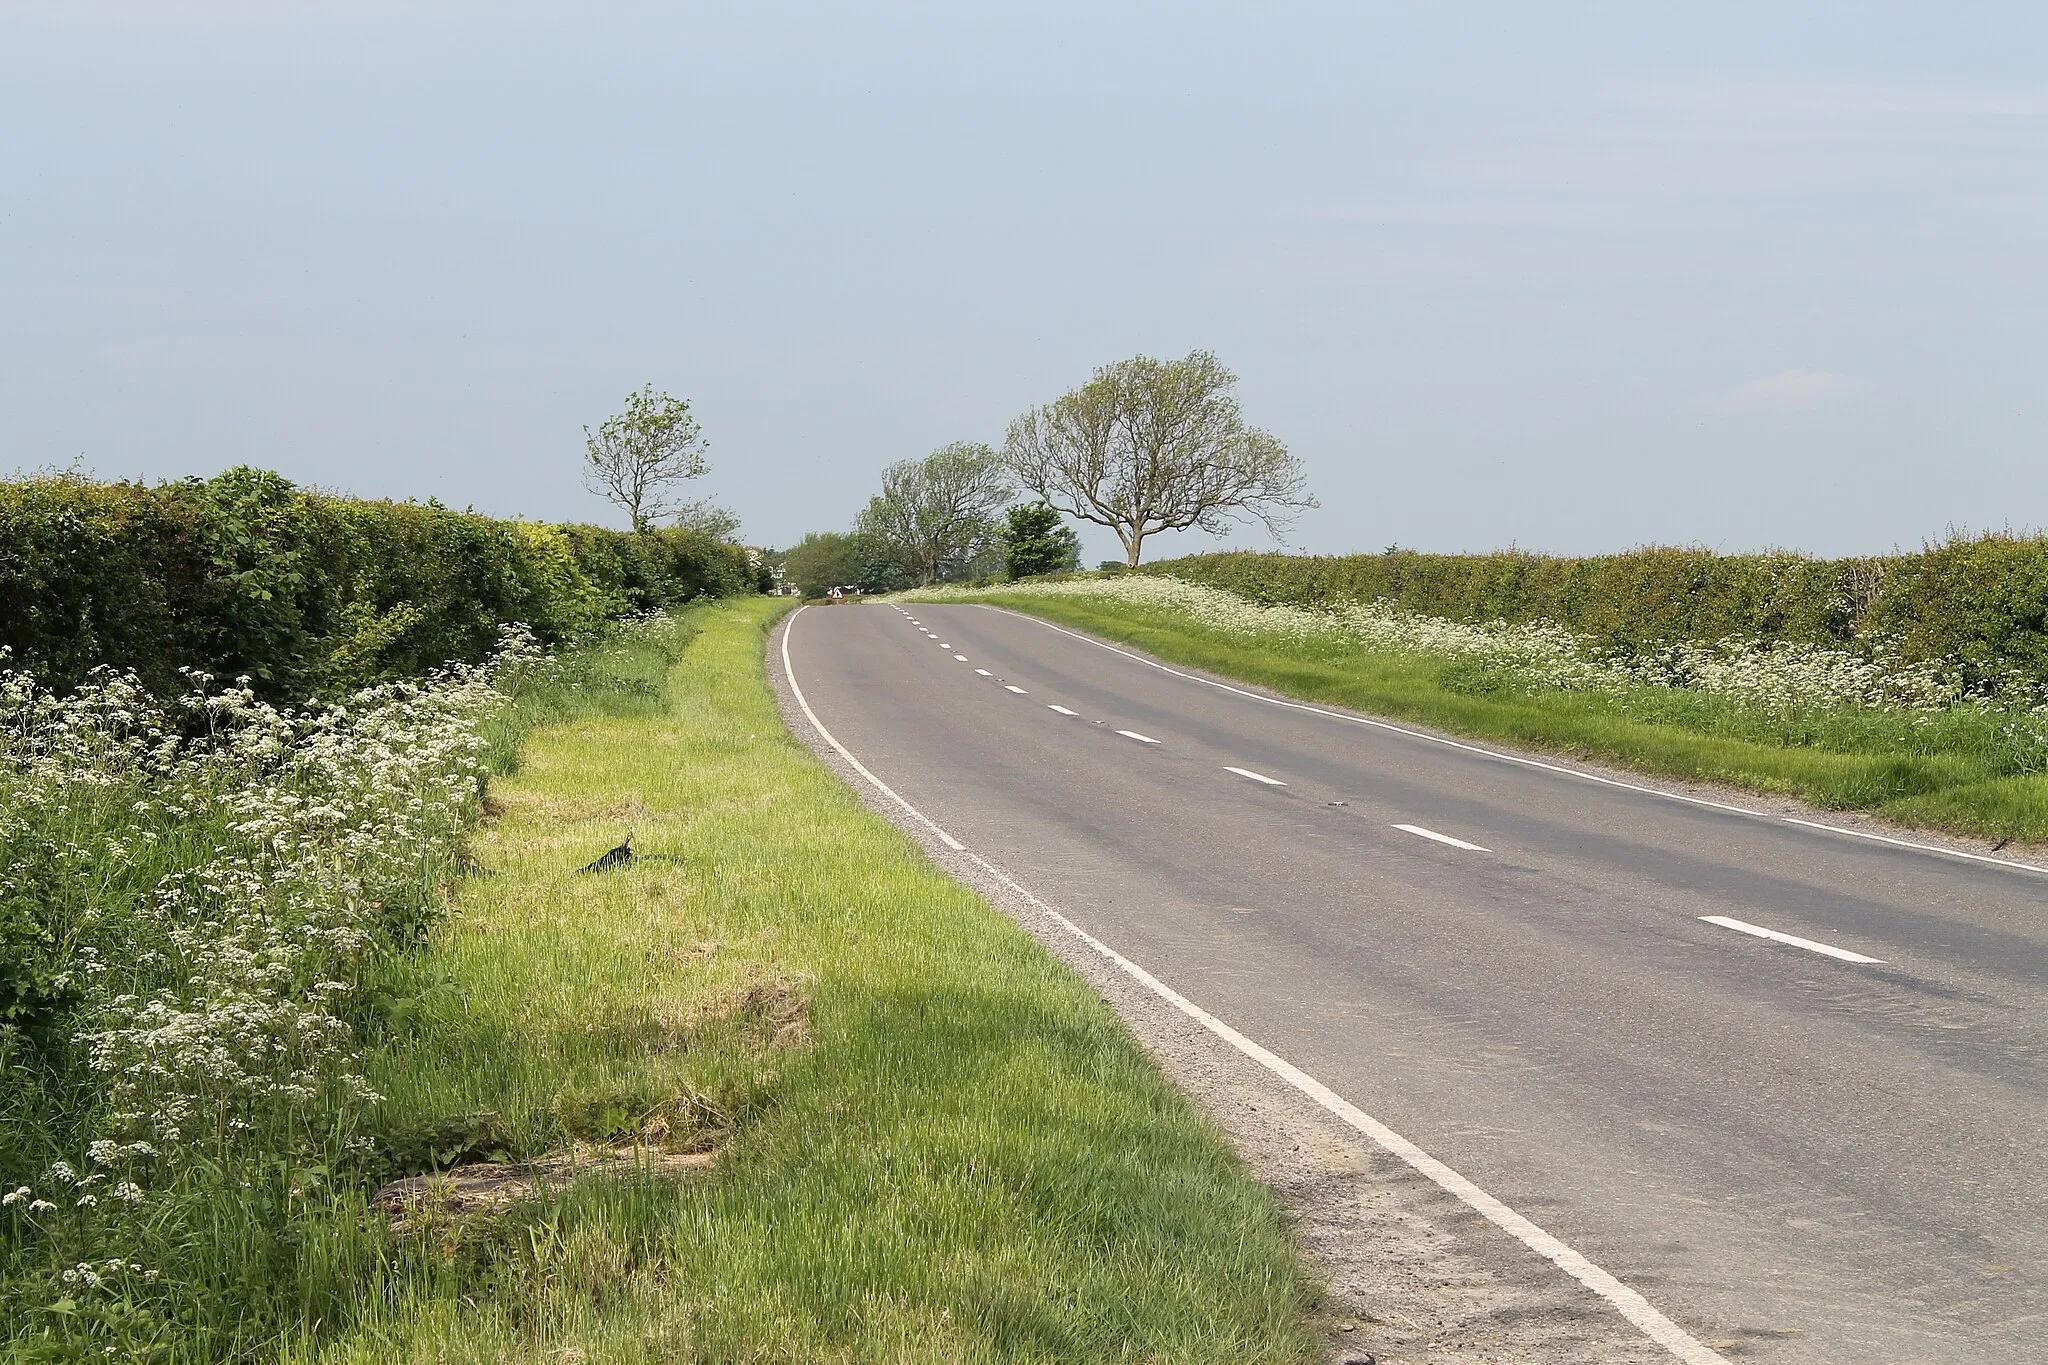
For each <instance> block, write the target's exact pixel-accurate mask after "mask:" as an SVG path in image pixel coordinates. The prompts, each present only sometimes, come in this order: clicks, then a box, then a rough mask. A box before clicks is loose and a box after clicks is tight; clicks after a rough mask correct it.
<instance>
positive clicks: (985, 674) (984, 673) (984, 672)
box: [974, 668, 995, 678]
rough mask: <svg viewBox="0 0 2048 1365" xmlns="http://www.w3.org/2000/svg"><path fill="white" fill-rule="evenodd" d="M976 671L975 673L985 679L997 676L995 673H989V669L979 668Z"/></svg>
mask: <svg viewBox="0 0 2048 1365" xmlns="http://www.w3.org/2000/svg"><path fill="white" fill-rule="evenodd" d="M974 671H975V672H976V673H979V674H981V676H982V677H984V678H993V677H994V676H995V674H993V673H991V672H989V671H988V670H987V669H985V668H977V669H975V670H974Z"/></svg>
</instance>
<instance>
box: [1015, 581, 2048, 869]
mask: <svg viewBox="0 0 2048 1365" xmlns="http://www.w3.org/2000/svg"><path fill="white" fill-rule="evenodd" d="M974 600H981V601H988V602H993V603H996V604H998V605H1001V606H1005V607H1009V608H1012V609H1015V610H1018V611H1025V612H1029V613H1031V614H1033V615H1036V616H1041V617H1044V618H1045V619H1046V620H1049V621H1057V622H1059V623H1061V624H1063V625H1068V626H1072V627H1074V628H1075V629H1077V630H1085V631H1088V632H1089V633H1091V634H1094V635H1099V636H1102V637H1104V638H1106V639H1112V640H1119V641H1122V642H1124V643H1126V644H1130V645H1134V646H1136V647H1138V648H1140V649H1143V650H1145V651H1147V652H1148V653H1151V654H1154V655H1157V656H1158V657H1159V658H1162V659H1167V660H1170V661H1172V662H1175V663H1181V664H1187V665H1189V666H1191V667H1195V668H1201V669H1205V670H1208V671H1210V672H1214V673H1218V674H1221V675H1224V676H1227V677H1233V678H1240V679H1243V680H1245V681H1247V682H1251V683H1256V684H1259V685H1261V686H1265V687H1270V688H1272V689H1274V690H1275V691H1278V692H1282V693H1285V694H1287V695H1289V696H1293V697H1299V698H1302V699H1304V700H1309V701H1323V702H1331V703H1335V704H1337V705H1341V706H1346V707H1350V708H1352V709H1354V710H1359V711H1364V712H1369V713H1371V714H1374V715H1380V716H1388V717H1394V718H1399V719H1403V720H1412V721H1417V722H1420V723H1422V724H1425V725H1429V726H1434V727H1437V728H1440V729H1443V730H1447V731H1451V732H1454V733H1457V734H1462V735H1469V736H1473V737H1476V738H1481V739H1489V740H1496V741H1500V742H1502V743H1508V744H1514V745H1518V746H1523V747H1527V748H1531V749H1538V750H1543V751H1547V752H1551V753H1560V754H1570V755H1576V756H1580V757H1585V758H1591V759H1599V760H1603V761H1606V762H1612V763H1618V764H1620V765H1623V766H1625V767H1629V768H1633V769H1635V770H1637V771H1640V772H1644V773H1653V774H1658V775H1662V776H1668V777H1678V778H1686V779H1692V780H1698V781H1708V782H1722V783H1728V784H1731V785H1734V786H1740V787H1747V788H1750V789H1752V790H1755V791H1761V792H1773V793H1779V794H1783V795H1788V796H1796V797H1800V798H1803V799H1804V800H1807V801H1810V802H1812V803H1813V804H1815V805H1817V806H1822V807H1827V808H1831V809H1838V810H1866V811H1872V812H1874V813H1876V814H1878V815H1881V816H1884V817H1885V818H1887V819H1891V820H1896V821H1898V822H1900V823H1902V824H1907V825H1917V826H1922V827H1926V828H1932V829H1943V830H1949V831H1952V832H1955V833H1960V834H1969V835H1979V836H1985V837H1994V838H2005V837H2008V836H2010V837H2014V838H2018V839H2023V840H2048V775H2044V774H2041V773H2038V772H2025V771H2018V770H2016V769H2018V768H2019V767H2021V766H2022V765H2023V762H2024V760H2023V759H2022V758H2021V757H2020V756H2019V755H2017V754H2016V752H2015V749H2014V746H2013V745H2012V744H2011V743H2010V741H2009V740H2008V739H2007V738H2006V737H2005V736H2004V735H2003V734H2002V730H2001V726H2000V724H1999V723H1998V722H1997V721H1996V719H1995V718H1994V719H1987V718H1986V717H1984V716H1982V715H1980V714H1977V713H1973V712H1969V711H1957V712H1952V713H1949V714H1947V715H1942V716H1936V717H1930V718H1926V719H1922V718H1919V717H1916V716H1913V715H1910V714H1903V713H1895V712H1894V713H1887V712H1880V711H1874V710H1867V709H1856V708H1847V707H1844V708H1838V709H1832V710H1829V711H1826V712H1824V713H1822V712H1815V711H1805V712H1800V713H1796V714H1793V715H1789V716H1771V715H1765V714H1762V713H1759V712H1757V711H1755V710H1753V709H1750V708H1746V707H1743V706H1741V705H1739V704H1738V703H1736V702H1734V701H1733V700H1730V699H1728V698H1725V697H1717V696H1712V695H1707V694H1702V693H1695V692H1686V691H1682V690H1677V689H1668V688H1649V687H1644V688H1638V689H1632V690H1630V691H1627V692H1624V693H1620V694H1611V693H1595V692H1571V691H1557V690H1551V691H1542V692H1531V691H1525V690H1522V689H1519V688H1517V687H1516V686H1515V685H1514V680H1513V679H1512V678H1509V677H1504V676H1502V675H1501V674H1499V673H1498V672H1496V671H1494V670H1491V669H1489V668H1486V667H1484V666H1480V665H1477V664H1475V663H1473V662H1472V661H1469V660H1446V659H1433V658H1426V657H1421V656H1417V655H1412V654H1392V653H1379V652H1370V651H1365V650H1359V649H1354V648H1346V647H1343V646H1338V645H1333V644H1331V643H1329V642H1327V641H1308V642H1297V641H1282V640H1272V639H1257V640H1247V639H1244V638H1242V637H1238V636H1233V635H1229V634H1226V633H1223V632H1220V631H1215V630H1208V629H1204V628H1203V627H1201V626H1200V625H1199V624H1196V623H1193V622H1191V621H1189V620H1187V619H1185V618H1179V617H1175V616H1172V615H1169V614H1167V613H1164V612H1161V611H1158V610H1157V609H1153V608H1148V607H1145V606H1140V605H1133V604H1123V603H1111V602H1106V601H1102V600H1101V599H1092V600H1079V599H1075V598H1063V597H1050V596H1025V595H1019V594H1004V593H1002V592H1000V590H998V591H995V592H992V593H989V594H987V595H985V596H977V597H976V598H975V599H974Z"/></svg>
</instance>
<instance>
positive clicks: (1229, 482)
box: [1004, 351, 1316, 568]
mask: <svg viewBox="0 0 2048 1365" xmlns="http://www.w3.org/2000/svg"><path fill="white" fill-rule="evenodd" d="M1236 385H1237V376H1236V375H1234V374H1232V373H1231V372H1230V371H1229V370H1227V369H1225V368H1224V367H1223V363H1222V362H1221V361H1219V360H1218V359H1217V358H1216V357H1215V356H1213V355H1211V354H1210V353H1209V352H1207V351H1190V352H1189V353H1188V354H1187V356H1186V357H1185V358H1184V359H1181V360H1169V361H1160V360H1154V359H1152V358H1151V357H1150V356H1142V355H1141V356H1134V357H1132V358H1131V359H1129V360H1124V361H1119V362H1118V363H1117V364H1114V365H1105V366H1104V367H1103V368H1101V369H1099V370H1097V371H1096V372H1095V375H1094V377H1093V378H1092V379H1090V380H1089V381H1088V382H1087V383H1086V384H1084V385H1082V386H1081V387H1080V388H1078V389H1075V390H1074V391H1073V392H1072V393H1069V394H1067V395H1065V396H1064V397H1062V398H1059V399H1056V400H1055V401H1053V402H1051V403H1048V404H1047V405H1046V406H1044V407H1042V408H1039V409H1036V410H1035V411H1032V412H1027V413H1025V414H1024V415H1023V416H1022V417H1019V418H1018V419H1017V420H1016V421H1014V422H1012V423H1011V424H1010V430H1009V436H1008V439H1007V440H1006V442H1005V444H1004V458H1005V461H1006V462H1007V463H1008V465H1009V468H1010V470H1011V472H1012V473H1013V474H1015V475H1016V478H1017V482H1019V483H1020V484H1022V485H1023V486H1024V487H1025V488H1026V489H1028V490H1029V491H1031V492H1033V493H1036V494H1037V495H1038V496H1039V497H1040V498H1041V499H1042V500H1044V501H1045V502H1048V503H1050V504H1052V505H1053V506H1054V507H1057V508H1058V509H1059V510H1060V511H1062V512H1065V513H1067V514H1068V515H1069V516H1074V517H1079V518H1080V519H1081V520H1083V521H1092V522H1094V523H1095V524H1096V525H1098V526H1107V527H1109V528H1110V529H1111V530H1112V531H1115V532H1116V535H1117V539H1118V540H1120V541H1122V542H1123V546H1124V555H1125V561H1124V562H1125V564H1126V566H1127V567H1130V568H1136V567H1137V565H1138V556H1139V555H1140V554H1142V553H1143V551H1144V546H1145V538H1146V537H1147V536H1149V535H1152V534H1153V533H1154V532H1157V531H1177V530H1183V529H1186V528H1187V527H1190V526H1194V527H1200V528H1201V529H1202V530H1204V531H1207V532H1209V533H1210V534H1211V535H1219V536H1220V535H1227V534H1229V532H1230V528H1231V525H1232V523H1233V522H1234V521H1237V520H1250V521H1256V522H1258V523H1260V524H1261V525H1263V526H1264V527H1265V528H1266V529H1267V530H1268V531H1269V532H1271V533H1272V534H1273V535H1274V536H1275V537H1278V536H1280V535H1281V534H1282V533H1283V532H1284V531H1285V530H1286V529H1287V528H1288V527H1289V526H1290V525H1291V524H1292V521H1293V515H1294V513H1295V512H1297V511H1299V510H1301V509H1303V508H1308V507H1314V506H1315V505H1316V501H1315V499H1314V498H1312V497H1310V496H1308V494H1307V492H1306V490H1305V487H1304V480H1303V475H1302V470H1301V461H1300V460H1298V459H1296V458H1295V457H1294V456H1292V455H1290V454H1288V453H1287V447H1286V446H1284V445H1282V444H1281V443H1280V442H1279V441H1278V440H1276V439H1275V438H1274V437H1272V436H1270V435H1268V434H1267V433H1266V432H1263V431H1260V430H1258V429H1257V428H1255V427H1249V426H1246V425H1245V422H1244V418H1243V415H1242V414H1241V413H1240V412H1239V410H1238V405H1237V399H1236V398H1235V397H1234V396H1233V394H1232V392H1231V390H1232V389H1234V388H1235V387H1236Z"/></svg>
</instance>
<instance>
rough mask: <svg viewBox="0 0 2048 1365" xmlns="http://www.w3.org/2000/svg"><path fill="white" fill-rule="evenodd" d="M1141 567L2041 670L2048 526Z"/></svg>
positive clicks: (1275, 591) (1622, 643)
mask: <svg viewBox="0 0 2048 1365" xmlns="http://www.w3.org/2000/svg"><path fill="white" fill-rule="evenodd" d="M1140 572H1144V573H1156V574H1169V575H1172V576H1173V577H1176V578H1184V579H1188V580H1191V581H1194V582H1198V583H1207V584H1210V585H1213V586H1215V587H1219V588H1226V589H1228V590H1230V591H1231V592H1235V593H1238V594H1240V595H1242V596H1245V597H1249V598H1252V599H1254V600H1256V601H1259V602H1268V603H1288V604H1292V605H1296V606H1315V605H1326V604H1330V603H1334V602H1342V601H1360V602H1365V601H1376V600H1384V601H1387V602H1391V603H1393V604H1394V605H1396V606H1398V607H1401V608H1404V609H1406V610H1409V611H1415V612H1425V613H1428V614H1430V615H1434V616H1448V617H1454V618H1456V619H1458V620H1464V621H1482V620H1495V619H1502V620H1508V621H1530V620H1536V619H1539V618H1548V619H1550V620H1553V621H1557V622H1559V623H1560V624H1562V625H1566V626H1570V627H1571V628H1573V629H1574V630H1577V631H1580V632H1582V633H1584V634H1586V635H1589V636H1592V637H1594V638H1595V639H1597V640H1599V641H1601V642H1602V643H1604V644H1606V645H1608V646H1610V647H1613V648H1619V649H1629V648H1634V647H1638V646H1643V645H1650V644H1655V643H1657V642H1660V641H1671V640H1679V639H1691V640H1705V641H1711V640H1719V639H1723V638H1726V637H1728V636H1742V637H1745V638H1749V639H1758V640H1797V641H1804V642H1808V643H1814V644H1830V645H1841V646H1853V645H1859V644H1869V643H1873V642H1875V641H1879V640H1892V641H1896V642H1897V646H1898V648H1899V650H1900V651H1901V653H1903V654H1904V656H1905V657H1906V658H1908V659H1938V658H1954V659H1957V660H1959V661H1961V662H1962V663H1963V664H1964V665H1965V666H1966V667H1967V668H1968V669H1969V670H1971V671H1972V672H1973V673H1976V674H1979V675H1994V674H1999V675H2002V674H2006V673H2009V672H2011V671H2012V670H2015V669H2017V670H2019V671H2021V672H2024V673H2025V674H2027V675H2028V676H2030V677H2033V678H2036V679H2048V539H2043V538H2038V537H2034V538H2023V537H2017V536H2008V535H1991V536H1984V537H1981V538H1978V539H1974V540H1960V539H1959V540H1953V541H1949V542H1947V543H1945V544H1941V545H1935V546H1930V547H1928V548H1927V549H1925V550H1923V551H1922V552H1920V553H1918V554H1902V555H1889V556H1878V557H1871V558H1864V559H1808V558H1805V557H1803V556H1799V555H1792V554H1763V555H1721V554H1715V553H1714V552H1712V551H1710V550H1699V549H1662V548H1651V549H1642V550H1632V551H1629V552H1628V553H1626V554H1615V555H1596V556H1591V557H1588V558H1584V559H1571V558H1561V557H1557V556H1552V555H1536V554H1522V553H1519V552H1516V551H1503V552H1499V553H1495V554H1487V555H1434V554H1421V553H1418V552H1416V551H1413V550H1400V549H1395V550H1388V551H1387V552H1386V553H1384V554H1376V555H1342V556H1327V555H1286V554H1258V553H1252V552H1248V551H1239V552H1233V553H1226V554H1207V555H1191V556H1188V557H1187V558H1184V559H1171V560H1163V561H1160V562H1158V563H1154V564H1147V565H1145V566H1144V567H1143V568H1142V569H1141V570H1140Z"/></svg>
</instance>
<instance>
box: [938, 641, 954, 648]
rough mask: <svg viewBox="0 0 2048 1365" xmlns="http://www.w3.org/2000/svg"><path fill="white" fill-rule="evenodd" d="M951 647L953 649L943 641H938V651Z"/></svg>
mask: <svg viewBox="0 0 2048 1365" xmlns="http://www.w3.org/2000/svg"><path fill="white" fill-rule="evenodd" d="M952 647H953V646H951V645H949V644H947V643H946V642H945V641H944V640H941V641H939V648H940V649H951V648H952Z"/></svg>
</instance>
